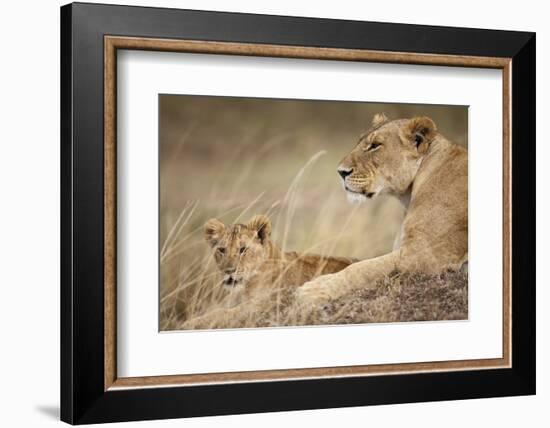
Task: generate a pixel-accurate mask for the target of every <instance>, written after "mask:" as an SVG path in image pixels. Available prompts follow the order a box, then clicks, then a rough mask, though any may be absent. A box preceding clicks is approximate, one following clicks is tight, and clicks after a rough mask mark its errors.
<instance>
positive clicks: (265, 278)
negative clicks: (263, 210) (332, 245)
mask: <svg viewBox="0 0 550 428" xmlns="http://www.w3.org/2000/svg"><path fill="white" fill-rule="evenodd" d="M271 230H272V227H271V221H270V219H269V218H268V217H267V216H265V215H256V216H254V217H253V218H252V219H251V220H250V221H249V222H248V223H247V224H232V225H227V226H226V225H224V224H223V223H222V222H221V221H219V220H217V219H211V220H208V221H207V222H206V224H205V227H204V233H205V240H206V241H207V243H208V244H209V245H210V246H211V247H212V250H213V253H214V258H215V260H216V265H217V267H218V269H219V270H220V272H221V273H222V274H223V275H224V279H223V283H224V284H225V286H226V289H227V290H228V291H230V292H231V293H232V294H237V295H238V299H237V300H240V301H242V300H246V299H249V298H250V297H252V296H254V295H255V294H258V292H261V291H265V290H272V289H275V288H279V287H298V286H300V285H302V284H303V283H305V282H306V281H309V280H311V279H313V278H315V277H317V276H319V275H323V274H327V273H334V272H338V271H340V270H342V269H344V268H345V267H347V266H349V265H350V264H351V263H353V262H354V261H356V260H355V259H352V258H346V257H331V256H323V255H319V254H308V253H305V254H300V253H297V252H294V251H293V252H283V251H281V249H280V248H279V247H278V246H277V245H276V244H275V243H274V242H273V241H272V240H271Z"/></svg>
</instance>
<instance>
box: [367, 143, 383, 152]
mask: <svg viewBox="0 0 550 428" xmlns="http://www.w3.org/2000/svg"><path fill="white" fill-rule="evenodd" d="M380 147H382V144H381V143H370V144H369V145H368V146H367V148H366V150H367V152H371V151H373V150H376V149H378V148H380Z"/></svg>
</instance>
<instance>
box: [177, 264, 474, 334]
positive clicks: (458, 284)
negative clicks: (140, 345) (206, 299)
mask: <svg viewBox="0 0 550 428" xmlns="http://www.w3.org/2000/svg"><path fill="white" fill-rule="evenodd" d="M467 318H468V278H467V275H466V274H464V273H461V272H445V273H442V274H439V275H426V274H399V273H395V274H393V275H391V276H390V277H388V278H386V279H384V280H382V281H380V282H379V283H377V284H376V285H375V287H373V288H371V289H363V290H355V291H353V292H350V293H349V294H347V295H344V296H342V297H340V298H338V299H336V300H333V301H331V302H329V303H327V304H325V305H322V306H319V307H306V308H304V307H300V306H297V305H296V304H295V301H294V297H293V290H292V289H286V290H281V291H277V292H274V293H272V294H266V295H264V296H261V297H259V298H257V299H254V300H253V301H251V302H250V303H248V304H245V305H242V306H240V307H239V308H237V309H229V310H227V309H220V310H213V311H211V312H208V313H206V314H205V316H203V317H198V318H194V319H191V320H189V321H186V322H180V323H177V322H176V323H175V324H174V325H171V326H170V329H214V328H251V327H278V326H301V325H326V324H332V325H334V324H363V323H390V322H407V321H436V320H437V321H441V320H463V319H467Z"/></svg>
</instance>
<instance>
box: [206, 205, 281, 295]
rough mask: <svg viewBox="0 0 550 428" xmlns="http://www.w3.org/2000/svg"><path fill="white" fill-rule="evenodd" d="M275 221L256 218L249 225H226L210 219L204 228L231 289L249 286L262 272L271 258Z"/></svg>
mask: <svg viewBox="0 0 550 428" xmlns="http://www.w3.org/2000/svg"><path fill="white" fill-rule="evenodd" d="M270 236H271V221H270V220H269V218H268V217H266V216H265V215H256V216H254V217H252V219H251V220H250V221H249V222H248V223H247V224H231V225H227V226H226V225H225V224H223V223H222V222H221V221H219V220H218V219H215V218H213V219H210V220H208V221H207V222H206V223H205V225H204V238H205V239H206V242H207V243H208V244H209V245H210V246H211V247H212V250H213V251H214V258H215V260H216V264H217V266H218V268H219V269H220V271H221V272H222V273H223V284H224V285H225V286H226V287H228V288H232V289H233V288H237V287H245V286H246V284H247V283H248V281H250V279H251V278H253V277H254V275H256V274H258V273H259V269H260V268H261V266H262V263H263V262H264V261H265V260H267V259H268V258H269V256H270V253H269V245H270Z"/></svg>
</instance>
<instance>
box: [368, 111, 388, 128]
mask: <svg viewBox="0 0 550 428" xmlns="http://www.w3.org/2000/svg"><path fill="white" fill-rule="evenodd" d="M387 121H388V116H386V115H385V114H384V113H376V114H375V115H374V117H373V118H372V124H371V125H372V127H373V128H379V127H380V126H382V125H383V124H384V123H386V122H387Z"/></svg>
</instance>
